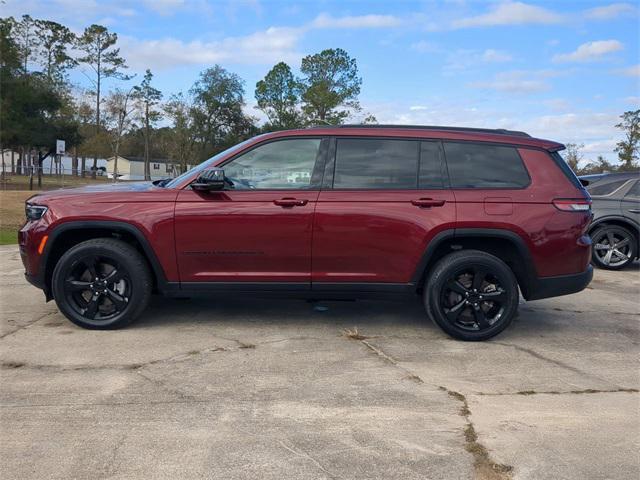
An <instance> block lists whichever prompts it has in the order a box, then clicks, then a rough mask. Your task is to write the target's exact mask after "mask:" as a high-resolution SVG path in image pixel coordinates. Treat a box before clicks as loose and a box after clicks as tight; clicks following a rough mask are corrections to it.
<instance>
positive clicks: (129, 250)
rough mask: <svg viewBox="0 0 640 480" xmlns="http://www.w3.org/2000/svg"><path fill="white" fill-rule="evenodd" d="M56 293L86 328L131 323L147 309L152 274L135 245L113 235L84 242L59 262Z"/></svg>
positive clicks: (63, 307) (54, 282)
mask: <svg viewBox="0 0 640 480" xmlns="http://www.w3.org/2000/svg"><path fill="white" fill-rule="evenodd" d="M51 286H52V289H53V297H54V298H55V300H56V304H57V305H58V308H59V309H60V311H61V312H62V313H63V314H64V315H65V316H66V317H67V318H68V319H69V320H71V321H72V322H73V323H75V324H76V325H79V326H80V327H83V328H90V329H113V328H120V327H124V326H125V325H128V324H129V323H130V322H131V321H133V320H134V319H135V318H136V317H137V316H138V315H140V314H141V313H142V311H143V310H144V309H145V308H146V306H147V304H148V303H149V299H150V297H151V288H152V278H151V273H150V272H149V267H148V266H147V263H146V261H145V259H144V258H143V257H142V255H140V253H138V251H137V250H136V249H135V248H133V247H132V246H131V245H129V244H127V243H125V242H123V241H120V240H115V239H111V238H96V239H93V240H88V241H86V242H82V243H79V244H78V245H76V246H74V247H73V248H71V249H70V250H69V251H68V252H66V253H65V254H64V255H63V256H62V257H61V258H60V260H59V261H58V263H57V264H56V267H55V269H54V271H53V278H52V285H51Z"/></svg>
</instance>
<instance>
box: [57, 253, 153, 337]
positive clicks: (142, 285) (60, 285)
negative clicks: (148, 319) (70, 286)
mask: <svg viewBox="0 0 640 480" xmlns="http://www.w3.org/2000/svg"><path fill="white" fill-rule="evenodd" d="M119 243H120V242H119ZM122 245H123V246H124V247H129V246H128V245H126V244H124V243H122ZM129 248H131V247H129ZM134 252H135V251H134ZM136 253H137V252H136ZM89 255H96V256H99V257H103V258H111V259H113V260H114V261H115V262H117V263H118V265H119V268H121V269H124V270H125V271H126V272H127V275H128V277H129V279H130V280H131V282H130V283H131V285H130V296H129V302H128V304H127V306H126V307H125V309H124V310H123V311H122V312H120V313H119V314H118V315H116V316H115V317H113V318H111V319H109V320H91V319H87V318H85V317H83V316H82V315H81V314H80V313H78V312H77V311H76V309H74V308H73V306H72V305H70V304H69V301H68V299H67V296H66V293H65V291H64V282H65V280H66V278H67V277H68V276H69V273H70V272H71V270H72V269H73V268H74V267H75V266H76V265H77V263H78V262H79V261H80V259H82V258H83V257H86V256H89ZM145 275H147V276H148V272H145V271H144V270H141V268H140V265H139V264H136V262H135V261H133V259H132V258H131V256H130V255H126V254H125V253H124V251H122V250H121V249H118V248H114V246H113V245H110V244H107V243H105V244H103V245H100V244H98V243H94V242H91V241H89V242H84V243H81V244H79V245H76V246H75V247H73V248H72V249H71V250H69V251H68V252H66V253H65V254H64V255H63V256H62V257H61V258H60V260H59V261H58V263H57V264H56V267H55V269H54V271H53V276H52V279H51V286H52V291H53V297H54V299H55V301H56V304H57V305H58V308H59V309H60V311H61V312H62V313H63V314H64V315H65V316H66V317H67V318H68V319H69V320H70V321H72V322H73V323H75V324H76V325H78V326H80V327H83V328H88V329H113V328H119V327H122V326H125V325H127V324H129V323H130V322H131V321H132V320H133V319H134V318H135V317H136V316H138V315H139V314H140V313H141V311H142V310H143V309H144V307H145V306H146V303H147V299H148V296H149V292H148V291H147V285H148V281H139V280H141V279H144V277H145ZM140 307H141V308H140Z"/></svg>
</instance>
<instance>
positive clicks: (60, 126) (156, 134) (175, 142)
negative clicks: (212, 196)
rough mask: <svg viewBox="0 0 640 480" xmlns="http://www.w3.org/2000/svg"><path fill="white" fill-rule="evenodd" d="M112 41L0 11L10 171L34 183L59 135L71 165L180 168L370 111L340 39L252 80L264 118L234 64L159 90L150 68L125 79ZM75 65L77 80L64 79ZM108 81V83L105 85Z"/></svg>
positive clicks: (3, 140)
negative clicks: (252, 111) (176, 89)
mask: <svg viewBox="0 0 640 480" xmlns="http://www.w3.org/2000/svg"><path fill="white" fill-rule="evenodd" d="M117 43H118V35H117V34H116V33H115V32H110V31H109V30H108V29H107V28H106V27H104V26H101V25H90V26H89V27H87V28H85V29H84V31H83V33H82V34H81V35H75V34H74V33H73V32H71V30H70V29H69V28H67V27H66V26H64V25H62V24H60V23H57V22H53V21H49V20H39V19H33V18H32V17H30V16H29V15H24V16H23V17H22V18H20V19H14V18H12V17H9V18H2V19H0V49H1V50H0V53H1V64H0V85H1V88H0V100H1V104H0V107H1V108H0V127H1V128H0V147H1V148H2V149H5V148H8V149H12V151H13V150H16V151H17V152H18V153H19V155H18V158H17V159H16V160H15V162H16V165H15V169H14V170H13V171H14V172H18V173H21V172H25V171H29V172H32V171H34V170H35V171H36V173H37V176H38V182H39V183H40V182H41V174H42V171H43V162H44V160H45V159H47V158H48V157H49V156H50V155H53V153H54V151H55V150H54V147H55V140H56V139H64V140H65V141H66V148H67V150H68V151H69V152H71V153H72V159H73V162H72V165H73V173H74V174H79V175H82V176H84V175H86V174H87V173H86V172H87V170H89V171H90V172H91V175H93V176H95V175H96V171H97V160H98V158H105V157H111V156H114V157H115V158H116V159H117V158H118V155H121V156H125V155H126V156H138V157H143V158H144V160H145V178H147V179H149V178H150V167H149V164H150V160H151V159H153V158H166V159H169V160H170V161H171V162H172V163H174V164H175V165H177V166H178V168H177V170H178V171H184V170H185V169H186V168H187V165H194V164H197V163H200V162H201V161H203V160H204V159H206V158H209V157H210V156H212V155H213V154H215V153H217V152H219V151H221V150H223V149H225V148H228V147H229V146H231V145H233V144H235V143H237V142H239V141H242V140H244V139H246V138H248V137H251V136H254V135H256V134H258V133H261V132H263V131H273V130H281V129H289V128H302V127H305V126H308V125H313V124H329V125H333V124H339V123H342V122H344V121H345V120H347V119H349V118H355V116H358V115H360V116H361V117H362V118H361V119H359V121H363V122H374V121H375V118H374V117H373V116H371V115H363V114H361V107H360V104H359V102H358V95H359V93H360V86H361V84H362V78H361V77H360V75H359V72H358V66H357V63H356V60H355V59H354V58H351V57H350V56H349V54H348V53H347V52H346V51H344V50H342V49H340V48H336V49H326V50H323V51H322V52H320V53H317V54H314V55H309V56H307V57H305V58H303V59H302V62H301V65H300V72H301V76H300V77H296V76H295V75H294V74H293V72H292V69H291V67H290V66H289V65H287V64H286V63H284V62H280V63H278V64H277V65H275V66H274V67H273V68H272V69H271V70H270V71H269V72H268V73H267V75H266V76H265V77H264V79H262V80H260V81H259V82H258V83H257V84H256V87H255V92H254V93H255V98H256V102H257V107H256V108H258V109H260V110H261V111H262V112H264V114H265V116H266V118H267V122H266V123H265V124H264V125H261V126H260V125H259V124H258V123H259V122H258V119H257V118H256V117H254V116H252V115H249V114H247V113H246V110H245V108H244V107H245V106H246V91H245V82H244V81H243V80H242V79H241V78H240V77H239V76H238V75H237V74H235V73H233V72H230V71H228V70H226V69H225V68H223V67H221V66H220V65H214V66H212V67H210V68H207V69H205V70H204V71H202V72H201V73H200V75H199V77H198V79H197V80H196V81H195V83H194V84H193V86H192V87H191V88H190V89H188V90H187V91H185V92H180V93H177V94H173V95H170V96H169V97H168V98H165V97H164V95H163V93H162V92H161V91H160V90H158V89H157V88H155V87H154V84H153V79H154V76H153V73H152V72H151V70H149V69H147V70H146V72H145V74H144V76H143V77H142V78H141V79H140V82H139V83H137V84H135V85H133V86H132V87H129V86H128V85H130V84H131V81H135V78H134V76H133V75H131V74H129V73H128V66H127V62H126V59H125V58H123V57H122V56H121V54H120V49H119V48H118V46H117ZM74 69H77V70H80V71H81V72H82V78H83V79H84V84H82V85H78V84H73V83H72V82H71V81H70V80H69V73H70V72H71V71H72V70H74ZM107 81H109V82H108V84H109V85H111V86H112V87H111V89H110V90H108V91H105V84H107ZM125 85H127V86H125ZM87 160H88V161H89V163H91V162H92V165H90V166H89V168H87V167H88V165H87ZM116 161H117V160H116ZM116 169H117V165H116Z"/></svg>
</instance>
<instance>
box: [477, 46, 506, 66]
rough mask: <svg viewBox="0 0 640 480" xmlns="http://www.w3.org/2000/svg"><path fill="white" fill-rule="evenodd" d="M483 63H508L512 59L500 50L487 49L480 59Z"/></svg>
mask: <svg viewBox="0 0 640 480" xmlns="http://www.w3.org/2000/svg"><path fill="white" fill-rule="evenodd" d="M480 58H481V59H482V61H484V62H490V63H496V62H508V61H510V60H512V59H513V57H512V56H511V55H509V54H508V53H506V52H502V51H500V50H493V49H491V48H490V49H488V50H485V51H484V52H482V55H481V57H480Z"/></svg>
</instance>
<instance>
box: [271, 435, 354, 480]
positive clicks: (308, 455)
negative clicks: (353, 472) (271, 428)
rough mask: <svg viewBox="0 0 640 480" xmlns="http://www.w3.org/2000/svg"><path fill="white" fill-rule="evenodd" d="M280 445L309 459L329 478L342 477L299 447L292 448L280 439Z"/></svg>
mask: <svg viewBox="0 0 640 480" xmlns="http://www.w3.org/2000/svg"><path fill="white" fill-rule="evenodd" d="M279 443H280V445H281V446H282V448H284V449H285V450H288V451H289V452H291V453H293V454H294V455H297V456H298V457H302V458H306V459H307V460H310V461H311V462H312V463H313V464H314V465H315V466H316V467H318V468H319V469H320V470H322V471H323V472H324V473H326V474H327V475H328V477H329V478H333V479H336V478H342V477H340V476H338V475H336V474H334V473H331V472H330V471H329V470H327V469H326V468H325V467H324V466H323V465H322V464H321V463H320V462H319V461H318V460H317V459H316V458H314V457H312V456H311V455H310V454H309V453H307V452H305V451H304V450H302V449H301V448H300V447H298V449H299V450H300V451H298V450H295V449H294V448H292V447H290V446H288V445H287V444H286V443H284V442H283V441H282V440H280V441H279Z"/></svg>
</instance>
